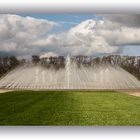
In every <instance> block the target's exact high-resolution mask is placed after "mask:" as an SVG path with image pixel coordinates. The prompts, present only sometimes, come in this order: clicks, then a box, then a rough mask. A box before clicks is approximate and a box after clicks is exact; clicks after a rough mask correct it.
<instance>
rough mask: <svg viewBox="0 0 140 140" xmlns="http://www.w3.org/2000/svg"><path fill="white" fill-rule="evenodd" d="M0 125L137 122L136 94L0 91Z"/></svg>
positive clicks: (139, 118) (139, 115) (139, 100)
mask: <svg viewBox="0 0 140 140" xmlns="http://www.w3.org/2000/svg"><path fill="white" fill-rule="evenodd" d="M0 125H80V126H81V125H140V97H134V96H130V95H127V94H123V93H117V92H111V91H110V92H109V91H108V92H107V91H104V92H101V91H97V92H96V91H87V92H86V91H83V92H80V91H14V92H11V93H10V92H9V93H5V94H0Z"/></svg>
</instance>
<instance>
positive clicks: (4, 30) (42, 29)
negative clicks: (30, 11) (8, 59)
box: [0, 15, 56, 55]
mask: <svg viewBox="0 0 140 140" xmlns="http://www.w3.org/2000/svg"><path fill="white" fill-rule="evenodd" d="M54 26H56V23H54V22H51V21H48V20H42V19H35V18H32V17H21V16H18V15H0V51H3V52H5V51H6V52H8V51H9V52H12V51H16V54H18V53H19V54H20V55H22V52H24V53H25V54H26V53H29V52H28V51H32V47H33V46H31V44H32V42H33V41H34V40H38V39H40V38H42V37H43V36H46V35H47V33H48V32H49V31H50V30H51V29H52V28H53V27H54ZM15 49H16V50H15ZM33 50H34V49H33ZM30 53H31V52H30Z"/></svg>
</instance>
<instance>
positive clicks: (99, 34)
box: [0, 14, 140, 58]
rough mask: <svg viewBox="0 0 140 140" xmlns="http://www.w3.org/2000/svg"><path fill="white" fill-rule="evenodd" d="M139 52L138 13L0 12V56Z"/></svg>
mask: <svg viewBox="0 0 140 140" xmlns="http://www.w3.org/2000/svg"><path fill="white" fill-rule="evenodd" d="M68 54H70V55H72V56H73V55H88V56H101V55H110V54H120V55H135V56H136V55H140V15H103V14H101V15H94V14H20V15H10V14H5V15H3V14H1V15H0V55H3V56H4V55H16V56H17V57H19V58H28V57H29V56H31V55H41V56H47V55H55V56H56V55H65V56H66V55H68Z"/></svg>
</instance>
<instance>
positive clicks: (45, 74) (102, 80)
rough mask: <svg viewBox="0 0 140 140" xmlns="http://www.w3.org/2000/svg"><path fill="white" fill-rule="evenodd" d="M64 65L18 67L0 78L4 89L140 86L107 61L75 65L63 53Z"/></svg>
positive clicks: (131, 87)
mask: <svg viewBox="0 0 140 140" xmlns="http://www.w3.org/2000/svg"><path fill="white" fill-rule="evenodd" d="M65 62H66V63H65V68H60V69H58V70H56V69H52V68H45V67H43V66H41V65H24V66H20V67H18V68H16V69H14V70H13V71H11V72H9V73H8V74H7V75H5V76H4V77H2V78H1V79H0V88H7V89H33V90H43V89H44V90H46V89H140V81H138V80H137V79H136V78H135V77H134V76H133V75H131V74H130V73H128V72H127V71H125V70H124V69H122V68H121V67H119V66H116V65H114V66H112V65H109V64H106V65H105V64H104V65H103V64H102V65H95V66H94V67H85V66H80V67H78V66H77V64H76V63H75V62H73V61H71V58H70V56H67V58H66V61H65Z"/></svg>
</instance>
